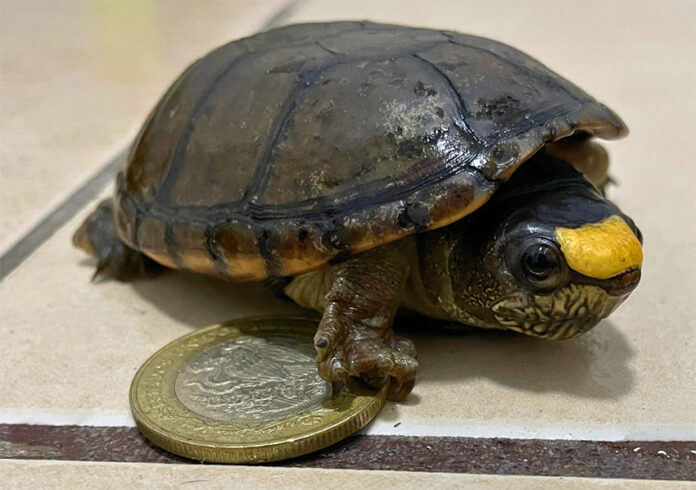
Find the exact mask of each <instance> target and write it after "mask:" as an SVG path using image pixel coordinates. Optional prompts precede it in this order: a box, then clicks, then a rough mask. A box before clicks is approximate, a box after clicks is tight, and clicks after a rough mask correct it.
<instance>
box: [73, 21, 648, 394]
mask: <svg viewBox="0 0 696 490" xmlns="http://www.w3.org/2000/svg"><path fill="white" fill-rule="evenodd" d="M625 134H627V128H626V126H625V124H624V123H623V121H622V120H621V119H620V118H619V116H617V115H616V114H615V113H614V112H613V111H612V110H610V109H609V108H607V107H606V106H604V105H603V104H601V103H599V102H598V101H596V100H595V99H594V98H592V97H591V96H589V95H588V94H587V93H585V92H584V91H583V90H581V89H580V88H578V87H577V86H575V85H574V84H572V83H571V82H569V81H567V80H566V79H564V78H562V77H561V76H559V75H558V74H556V73H554V72H553V71H551V70H550V69H548V68H546V67H545V66H544V65H542V64H541V63H540V62H538V61H536V60H534V59H533V58H531V57H530V56H528V55H526V54H524V53H522V52H521V51H519V50H517V49H515V48H512V47H510V46H508V45H506V44H503V43H500V42H497V41H494V40H491V39H486V38H483V37H477V36H472V35H465V34H460V33H458V32H454V31H445V30H435V29H427V28H416V27H407V26H400V25H386V24H378V23H372V22H332V23H313V24H298V25H290V26H286V27H282V28H276V29H273V30H269V31H268V32H264V33H260V34H256V35H253V36H251V37H247V38H244V39H240V40H236V41H233V42H231V43H229V44H226V45H224V46H222V47H219V48H217V49H215V50H214V51H212V52H210V53H209V54H207V55H206V56H205V57H203V58H201V59H199V60H198V61H196V62H194V63H193V64H192V65H191V66H190V67H189V68H188V69H186V70H185V71H184V73H183V74H182V75H181V76H180V77H179V78H178V79H177V80H176V81H175V82H174V83H173V85H172V86H171V87H170V88H169V89H168V91H167V92H166V93H165V95H164V96H163V97H162V98H161V100H160V101H159V102H158V103H157V105H156V107H155V108H154V109H153V111H152V112H151V114H150V115H149V117H148V119H147V120H146V122H145V123H144V126H143V127H142V129H141V131H140V133H139V135H138V136H137V138H136V139H135V141H134V143H133V145H132V148H131V150H130V153H129V156H128V163H127V168H126V169H125V171H122V172H120V173H119V174H118V176H117V179H116V191H115V195H114V197H113V198H111V199H107V200H105V201H103V202H102V203H100V204H99V205H98V207H97V209H96V210H95V211H94V212H93V213H92V214H91V215H90V216H89V217H88V218H87V219H86V221H85V222H84V224H83V225H82V226H81V227H80V228H79V229H78V230H77V231H76V233H75V235H74V237H73V242H74V244H75V245H76V246H78V247H80V248H82V249H84V250H85V251H87V252H88V253H90V254H91V255H93V256H95V257H96V258H97V259H98V264H97V271H96V273H95V275H98V276H110V277H114V278H116V279H121V280H130V279H133V278H136V277H138V276H140V275H143V274H149V273H151V272H154V271H156V270H157V269H158V268H161V267H163V266H164V267H165V268H173V269H182V270H188V271H194V272H197V273H201V274H206V275H209V276H215V277H220V278H224V279H227V280H233V281H264V280H266V281H271V282H273V283H274V284H276V285H277V289H278V290H279V291H281V293H282V294H284V295H285V296H286V297H288V298H290V299H292V300H294V301H295V302H296V303H298V304H299V305H301V306H304V307H307V308H311V309H315V310H318V311H319V312H320V313H321V315H322V316H321V320H320V321H319V324H318V327H317V331H316V335H315V337H314V345H315V348H316V351H317V368H318V372H319V374H320V375H321V376H322V377H323V378H324V379H326V380H328V381H335V382H340V381H346V380H350V379H358V380H361V381H362V382H363V383H366V384H368V385H370V386H373V387H379V386H384V384H386V383H389V387H388V396H389V398H390V399H393V400H403V399H404V398H405V397H406V396H407V395H408V394H409V392H410V391H411V390H412V388H413V386H414V383H415V378H416V374H417V372H418V369H419V365H418V361H417V358H416V349H415V346H414V343H413V342H412V341H410V340H408V339H406V338H403V337H400V336H397V335H396V334H395V333H394V331H393V329H392V324H393V322H394V318H395V315H396V313H397V311H398V310H399V309H403V310H406V311H411V312H414V313H416V315H415V316H412V317H409V318H423V316H428V317H433V318H435V319H442V320H446V321H449V322H454V323H456V324H462V325H467V326H474V327H481V328H488V329H502V330H512V331H516V332H520V333H523V334H527V335H531V336H534V337H540V338H546V339H568V338H571V337H576V336H578V335H581V334H583V333H585V332H587V331H588V330H589V329H590V328H592V327H593V326H595V325H596V324H597V323H598V322H599V321H600V320H601V319H603V318H605V317H606V316H607V315H609V314H610V313H611V312H612V311H613V310H615V309H616V307H617V306H619V304H621V303H622V302H623V301H624V300H625V299H626V297H627V296H628V295H629V293H630V292H631V291H632V290H633V289H634V288H635V287H636V286H637V284H638V281H639V279H640V270H641V265H642V260H643V255H642V240H643V239H642V236H641V233H640V231H639V229H638V228H637V227H636V225H635V223H634V222H633V220H631V218H629V217H628V216H627V215H625V214H624V213H623V212H622V211H621V210H620V209H619V208H618V207H617V206H616V205H615V204H613V203H612V202H611V201H609V200H608V199H606V197H605V194H604V188H605V186H606V184H607V183H608V182H609V176H608V157H607V152H606V151H605V150H604V149H603V148H602V146H601V145H599V144H598V143H596V141H595V139H596V137H598V138H603V139H612V138H618V137H621V136H624V135H625ZM419 315H420V316H419ZM410 321H415V322H417V321H418V320H410Z"/></svg>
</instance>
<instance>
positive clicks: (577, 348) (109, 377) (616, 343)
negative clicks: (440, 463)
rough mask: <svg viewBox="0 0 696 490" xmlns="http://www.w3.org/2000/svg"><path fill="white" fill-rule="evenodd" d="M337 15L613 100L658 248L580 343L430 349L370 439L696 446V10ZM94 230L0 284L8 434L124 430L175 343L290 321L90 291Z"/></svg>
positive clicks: (469, 341) (599, 6) (553, 6)
mask: <svg viewBox="0 0 696 490" xmlns="http://www.w3.org/2000/svg"><path fill="white" fill-rule="evenodd" d="M326 5H328V3H327V4H324V3H319V2H309V3H307V4H306V9H305V10H302V11H300V13H299V14H298V16H297V17H296V19H297V20H307V19H323V18H330V17H331V18H333V17H334V16H338V17H356V16H359V17H367V16H368V15H367V14H368V13H369V14H370V16H371V17H374V18H376V19H380V20H387V19H391V20H394V21H396V20H399V21H402V22H406V23H412V24H416V23H418V24H428V25H441V26H448V27H456V28H457V29H459V30H462V31H469V32H475V33H479V34H484V33H487V34H489V35H491V36H494V37H498V38H501V39H504V40H506V41H508V42H511V43H513V44H515V45H517V46H519V47H521V48H523V49H524V50H526V51H528V52H530V53H532V54H534V55H535V56H537V57H538V58H540V59H541V60H543V61H544V62H546V63H547V64H549V65H550V66H551V67H553V68H556V69H558V70H559V71H560V72H562V73H564V74H566V75H567V76H569V77H570V78H571V79H573V80H575V81H576V82H578V83H579V84H580V85H582V86H583V87H585V88H586V89H587V90H588V91H590V92H591V93H593V94H594V95H596V96H597V97H599V98H600V99H602V100H604V101H606V102H607V103H609V104H610V105H611V106H612V107H614V108H615V109H616V110H617V111H618V112H619V113H620V114H622V115H623V116H624V117H625V119H626V121H627V123H628V124H629V126H630V127H631V128H632V130H633V134H632V135H631V136H630V137H629V138H628V139H627V140H625V141H623V142H616V143H611V144H610V145H609V147H610V149H611V152H612V157H613V158H614V160H615V165H614V168H615V173H616V174H617V175H618V178H619V180H620V182H621V186H620V187H618V188H614V189H612V191H611V194H612V196H613V197H614V198H615V200H616V201H617V202H618V203H619V204H620V205H621V206H622V207H623V208H624V209H625V210H626V211H627V212H628V213H629V214H631V215H632V216H633V217H634V218H635V219H636V221H637V223H638V224H639V226H640V227H641V228H642V230H643V233H644V235H645V239H646V244H645V256H646V264H645V269H644V277H643V281H642V284H641V286H640V287H639V289H638V290H637V291H636V292H635V293H634V294H633V296H632V297H631V298H630V299H629V301H628V302H627V304H626V305H624V306H623V307H622V308H621V309H620V310H619V311H618V312H617V313H616V314H614V315H613V316H612V317H611V318H610V319H609V320H608V321H606V322H604V324H603V325H600V326H599V327H597V328H596V329H595V330H593V331H592V332H591V333H590V334H588V335H586V336H585V337H583V338H580V339H577V340H571V341H568V342H565V343H547V342H544V341H536V340H534V339H528V338H522V337H517V336H508V335H500V334H490V333H469V334H462V335H450V336H445V335H443V334H433V335H419V336H418V337H417V338H416V342H417V345H418V348H419V352H420V356H421V364H422V366H423V372H422V375H421V376H420V379H419V382H418V383H417V385H416V389H415V391H414V394H413V395H412V396H411V398H409V400H408V401H407V403H405V404H402V405H394V404H390V405H388V406H387V408H386V409H385V410H384V411H383V413H382V414H381V415H380V417H379V419H378V422H377V423H376V424H374V425H373V426H372V428H371V430H372V431H374V432H381V433H404V434H438V435H444V434H460V435H488V436H494V435H495V436H505V435H507V436H512V437H529V436H542V437H569V438H601V439H622V438H634V439H640V438H649V439H660V438H665V439H694V438H696V423H695V422H696V413H695V412H694V405H693V400H694V399H696V386H695V384H694V382H693V375H692V373H693V372H694V368H695V367H696V366H694V359H695V358H696V356H694V341H695V340H696V339H695V329H694V328H693V327H694V315H695V314H696V308H695V306H696V305H695V299H694V298H695V297H696V295H695V294H694V283H695V281H694V279H695V278H696V274H695V272H696V270H695V269H694V263H695V260H694V259H696V257H695V255H696V254H695V253H694V252H695V250H696V221H695V220H694V219H693V217H694V204H693V197H692V194H693V191H692V189H691V186H692V185H693V182H694V171H695V170H694V169H695V168H696V167H695V166H694V165H693V163H692V158H691V150H690V148H691V141H690V139H691V138H692V135H693V134H696V131H695V130H696V124H695V123H694V122H693V119H692V114H693V113H694V111H695V110H696V92H695V90H696V83H693V82H694V81H695V76H696V56H694V45H693V42H691V41H692V40H693V39H694V35H695V34H696V32H695V31H694V25H695V24H694V23H693V22H692V23H689V22H687V21H686V20H688V19H689V18H691V19H693V18H694V13H695V8H696V7H695V6H694V4H691V3H679V4H677V3H669V4H667V3H664V2H660V3H648V2H641V3H635V4H633V3H632V4H628V3H613V4H605V3H597V2H587V3H583V4H582V6H579V5H578V4H577V3H570V2H555V3H543V4H541V3H531V2H515V3H509V4H508V3H504V4H503V3H499V2H486V3H476V2H467V3H463V2H453V3H450V4H445V3H442V4H439V5H436V4H434V3H429V4H428V5H429V6H428V7H427V9H424V8H421V9H416V8H415V7H414V8H410V7H408V8H407V7H406V5H407V4H405V3H403V4H402V3H399V4H396V3H394V2H386V1H385V2H371V3H370V4H369V8H368V4H367V3H365V4H359V3H350V4H349V3H343V2H331V7H330V8H329V7H327V6H326ZM400 5H402V6H403V7H399V6H400ZM346 9H350V10H346ZM530 26H534V28H533V29H532V28H531V27H530ZM561 32H562V34H561ZM82 217H83V216H80V217H78V218H76V219H75V220H73V222H72V223H69V224H68V225H66V227H65V228H63V229H61V230H60V231H59V232H58V233H56V235H55V236H54V237H52V238H51V239H50V240H49V241H48V242H46V244H45V245H44V246H43V247H41V248H40V249H39V250H38V251H37V252H36V253H35V254H34V255H33V256H32V257H30V258H29V259H28V260H27V261H26V262H25V263H24V264H23V265H22V266H21V267H20V268H18V269H17V270H15V271H14V272H13V273H12V275H11V276H9V277H8V278H6V279H5V281H4V282H3V283H2V284H0V317H2V318H3V321H2V322H1V323H0V338H2V339H3V343H4V344H5V345H7V346H9V347H8V348H5V349H3V351H4V355H3V356H2V357H0V372H2V373H3V376H2V377H1V378H0V422H2V421H25V420H30V419H31V418H32V417H35V419H34V420H38V421H44V422H45V421H47V420H54V421H57V422H60V421H65V420H70V421H73V423H76V422H77V423H79V422H84V421H86V420H87V421H92V422H94V421H97V422H99V421H101V422H102V423H106V422H108V421H109V420H111V421H112V422H113V423H116V422H118V421H123V420H127V418H128V405H127V390H128V384H129V382H130V379H131V377H132V375H133V374H134V373H135V370H136V369H137V367H138V366H139V365H140V363H141V362H142V361H143V360H144V359H145V358H146V357H148V356H149V355H150V354H151V353H152V352H154V351H155V350H157V349H158V348H159V347H161V346H162V345H163V344H164V343H166V342H167V341H169V340H171V339H174V338H175V337H177V336H179V335H181V334H183V333H186V332H188V331H190V330H191V329H193V328H198V327H201V326H204V325H208V324H210V323H215V322H218V321H222V320H226V319H230V318H234V317H240V316H244V315H248V314H255V313H265V314H276V313H280V312H284V311H286V309H288V308H290V307H289V306H287V305H283V304H282V303H280V302H278V301H274V300H273V299H271V298H269V297H268V296H267V295H264V294H263V293H261V292H260V290H258V289H257V288H255V287H249V286H235V285H229V284H223V283H220V282H216V281H212V280H207V279H204V278H199V277H195V276H191V275H185V274H177V273H171V274H167V275H165V276H164V277H161V278H159V279H157V280H147V281H139V282H136V283H134V284H118V283H115V282H104V283H100V284H91V283H90V282H89V277H90V275H91V273H92V264H91V263H90V262H89V261H88V260H87V259H85V258H84V257H83V255H82V254H81V253H80V252H79V251H77V250H73V249H72V248H71V246H70V243H69V242H70V235H71V233H72V231H73V230H74V229H75V227H76V226H77V224H78V222H79V220H80V219H81V218H82ZM290 309H292V308H290ZM294 311H296V310H294ZM108 416H113V419H108ZM51 417H53V419H51ZM61 417H64V418H61ZM105 417H106V418H105ZM397 422H401V424H400V425H399V426H398V428H394V425H396V424H397Z"/></svg>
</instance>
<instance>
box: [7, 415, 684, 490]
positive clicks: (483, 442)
mask: <svg viewBox="0 0 696 490" xmlns="http://www.w3.org/2000/svg"><path fill="white" fill-rule="evenodd" d="M695 448H696V442H688V441H687V442H684V441H671V442H660V441H618V442H610V441H573V440H544V439H503V438H470V437H411V436H374V435H356V436H351V437H349V438H347V439H345V440H343V441H341V442H339V443H338V444H335V445H333V446H331V447H328V448H326V449H323V450H321V451H317V452H315V453H313V454H310V455H307V456H302V457H300V458H295V459H292V460H288V461H282V462H277V463H271V464H267V465H266V466H276V467H301V468H331V469H361V470H393V471H424V472H444V473H472V474H491V475H528V476H531V475H534V476H566V477H591V478H637V479H651V480H696V454H694V451H695V450H696V449H695ZM0 458H9V459H33V460H49V459H50V460H61V461H101V462H129V463H189V464H194V463H197V462H195V461H191V460H187V459H184V458H181V457H179V456H175V455H173V454H170V453H168V452H166V451H164V450H162V449H159V448H158V447H155V446H153V445H152V444H151V443H150V442H149V441H147V440H145V439H144V438H143V437H142V436H141V435H140V433H139V432H138V430H137V429H136V428H134V427H85V426H75V425H72V426H48V425H27V424H0Z"/></svg>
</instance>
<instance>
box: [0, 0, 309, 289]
mask: <svg viewBox="0 0 696 490" xmlns="http://www.w3.org/2000/svg"><path fill="white" fill-rule="evenodd" d="M304 2H305V0H288V1H287V2H285V3H284V4H283V5H282V6H281V7H280V8H279V9H278V10H276V11H275V12H274V13H273V14H272V15H270V16H269V17H268V19H267V20H266V21H265V22H264V23H263V24H262V25H261V27H260V28H259V29H258V31H257V32H263V31H267V30H269V29H271V28H273V27H275V26H277V25H278V24H280V23H282V21H283V19H286V18H287V17H288V16H290V15H292V13H293V12H295V11H296V10H297V9H298V8H299V7H300V6H301V5H302V4H303V3H304ZM129 147H130V143H128V145H127V147H126V148H125V149H123V150H121V151H119V152H118V153H117V154H116V157H114V158H113V159H111V160H110V161H109V163H107V164H106V165H105V166H104V167H102V168H101V169H100V170H98V171H97V173H96V174H95V175H94V176H93V177H92V178H91V179H89V180H88V181H87V182H85V183H84V184H83V185H82V186H81V187H79V188H78V189H77V190H76V191H75V192H73V193H72V194H70V195H69V196H68V197H67V198H66V199H65V200H64V201H63V202H62V203H61V204H59V205H58V206H57V207H55V208H54V209H53V210H52V211H50V212H49V213H48V214H47V215H45V216H44V218H43V219H41V220H40V221H39V222H38V223H37V224H36V225H35V226H34V227H33V228H32V229H31V230H29V231H28V232H27V233H26V234H24V236H22V237H21V238H19V240H17V242H16V243H14V244H13V245H12V246H10V248H9V249H8V250H7V251H6V252H5V253H4V254H3V255H2V256H1V257H0V281H2V280H4V279H5V278H6V277H7V276H8V275H9V274H10V273H11V272H12V271H13V270H15V269H16V268H17V267H19V266H20V265H21V264H22V262H24V260H26V259H27V258H28V257H29V256H30V255H31V254H33V253H34V252H35V251H36V250H37V249H38V248H39V247H40V246H41V245H42V244H43V243H44V242H45V241H46V240H48V239H49V238H51V236H53V234H54V233H55V232H56V231H58V229H59V228H60V227H61V226H63V225H64V224H65V223H67V222H68V221H70V219H71V218H73V217H74V216H75V215H76V214H77V213H78V212H79V211H80V210H81V209H83V208H84V206H86V205H87V204H88V203H89V202H91V201H92V200H93V199H94V198H95V197H96V196H97V195H98V194H99V192H100V191H101V190H102V189H104V188H105V187H106V186H107V185H108V184H109V183H110V182H112V181H113V180H114V176H115V174H116V171H117V170H119V168H122V167H125V157H126V155H127V152H128V148H129Z"/></svg>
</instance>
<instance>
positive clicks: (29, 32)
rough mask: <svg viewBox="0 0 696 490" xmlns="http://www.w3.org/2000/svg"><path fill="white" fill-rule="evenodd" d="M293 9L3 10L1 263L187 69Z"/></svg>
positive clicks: (109, 2) (139, 6) (57, 5)
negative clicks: (198, 58) (272, 18)
mask: <svg viewBox="0 0 696 490" xmlns="http://www.w3.org/2000/svg"><path fill="white" fill-rule="evenodd" d="M283 5H285V2H284V0H270V1H269V0H266V1H263V2H258V1H254V0H236V1H214V0H209V1H204V2H168V1H164V0H159V1H157V0H142V1H137V2H135V1H133V2H129V1H120V0H100V1H94V2H87V1H67V2H57V1H49V0H44V1H24V0H22V1H17V0H3V1H2V2H0V85H1V86H2V94H1V95H0V254H2V253H3V251H4V250H6V249H7V248H8V247H10V246H11V245H12V244H13V243H14V242H15V241H16V240H17V239H19V237H21V236H22V235H24V233H26V232H27V231H28V230H29V229H31V227H32V226H33V225H35V224H36V222H37V221H38V220H39V219H41V218H42V217H43V216H44V215H45V214H46V213H47V212H49V211H50V210H51V209H53V208H54V207H55V206H56V205H57V204H58V203H59V202H61V201H62V200H63V199H65V198H66V196H68V195H69V194H70V193H71V192H73V191H74V190H75V189H76V187H78V186H79V185H80V183H82V182H84V181H86V180H87V179H88V178H89V177H91V176H92V175H93V174H94V173H95V172H96V171H97V170H98V169H99V168H100V167H102V166H103V165H104V164H105V163H106V162H107V161H108V160H109V159H110V158H112V157H113V156H114V154H115V153H116V152H117V151H118V150H120V149H121V148H123V147H124V146H126V145H127V144H128V143H129V142H130V140H131V139H132V138H133V136H134V134H135V132H136V131H137V130H138V128H139V126H140V124H141V123H142V121H143V120H144V118H145V117H146V116H147V113H148V111H149V110H150V109H151V107H152V106H153V105H154V104H155V102H156V101H157V99H158V97H159V96H160V95H161V94H162V93H163V92H164V90H165V89H166V88H167V85H169V83H170V82H171V81H172V80H173V79H174V78H175V77H176V76H177V75H178V74H179V73H180V72H181V71H182V70H183V69H184V68H185V66H186V65H187V64H189V63H190V62H191V61H193V60H194V59H196V58H197V57H200V56H201V55H203V54H205V53H206V52H208V51H209V50H210V49H212V48H213V47H216V46H217V45H219V44H222V43H224V42H227V41H229V40H232V39H235V38H237V37H240V36H243V35H247V34H250V33H253V32H255V31H256V30H258V29H259V28H260V27H261V26H262V25H263V24H264V23H265V22H266V21H267V20H268V19H269V18H270V17H271V16H272V15H273V14H274V13H275V12H276V11H278V10H279V9H280V8H282V7H283Z"/></svg>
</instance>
